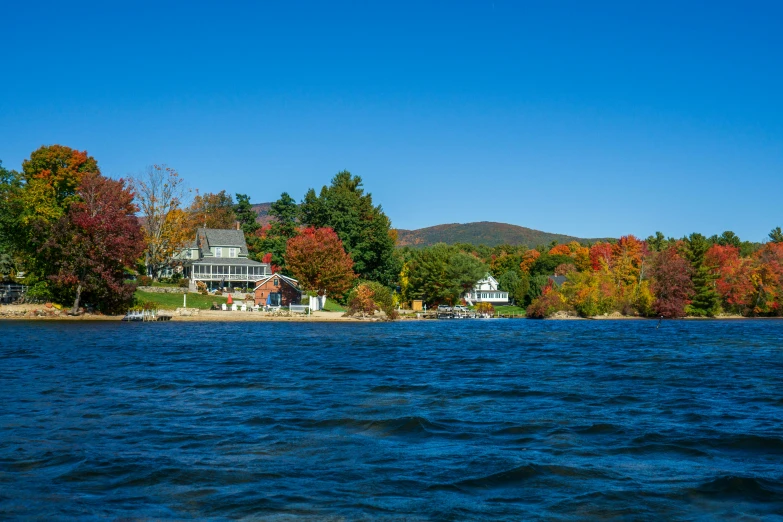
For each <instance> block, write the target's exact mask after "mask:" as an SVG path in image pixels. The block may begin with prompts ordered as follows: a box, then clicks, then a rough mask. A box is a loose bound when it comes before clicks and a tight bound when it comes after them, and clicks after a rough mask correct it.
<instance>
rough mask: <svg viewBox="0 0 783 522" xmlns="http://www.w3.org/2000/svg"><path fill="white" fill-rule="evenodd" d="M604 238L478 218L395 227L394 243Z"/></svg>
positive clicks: (264, 216) (263, 206)
mask: <svg viewBox="0 0 783 522" xmlns="http://www.w3.org/2000/svg"><path fill="white" fill-rule="evenodd" d="M271 207H272V203H253V210H255V211H256V213H257V214H258V218H256V221H257V222H258V223H259V224H261V225H268V224H269V223H271V222H272V216H270V215H269V210H270V209H271ZM605 239H606V238H592V239H585V238H580V237H573V236H566V235H564V234H551V233H549V232H541V231H540V230H533V229H532V228H525V227H520V226H517V225H509V224H508V223H493V222H491V221H480V222H478V223H465V224H460V223H450V224H447V225H435V226H434V227H427V228H419V229H416V230H403V229H398V230H397V246H410V247H414V248H415V247H424V246H430V245H434V244H436V243H448V244H454V243H468V244H471V245H486V246H496V245H504V244H509V245H525V246H527V247H529V248H534V247H536V246H538V245H548V244H549V243H551V242H552V241H557V242H558V243H568V242H569V241H578V242H580V243H587V242H592V243H594V242H596V241H603V240H605Z"/></svg>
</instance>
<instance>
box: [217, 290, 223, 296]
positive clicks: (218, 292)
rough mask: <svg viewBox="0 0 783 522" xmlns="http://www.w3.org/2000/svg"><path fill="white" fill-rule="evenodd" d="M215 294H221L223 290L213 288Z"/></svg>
mask: <svg viewBox="0 0 783 522" xmlns="http://www.w3.org/2000/svg"><path fill="white" fill-rule="evenodd" d="M215 295H223V292H222V291H221V290H215Z"/></svg>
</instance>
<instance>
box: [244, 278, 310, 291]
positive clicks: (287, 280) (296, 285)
mask: <svg viewBox="0 0 783 522" xmlns="http://www.w3.org/2000/svg"><path fill="white" fill-rule="evenodd" d="M273 277H277V278H278V279H281V280H282V281H283V282H285V283H286V284H287V285H288V286H290V287H292V288H294V289H295V290H298V291H300V292H301V290H300V289H299V281H297V280H296V279H294V278H293V277H288V276H284V275H282V274H271V275H268V276H264V277H262V278H261V279H259V280H258V281H256V287H255V288H254V289H253V291H256V290H258V289H259V288H260V287H261V286H263V285H264V284H265V283H266V282H267V281H269V280H270V279H272V278H273Z"/></svg>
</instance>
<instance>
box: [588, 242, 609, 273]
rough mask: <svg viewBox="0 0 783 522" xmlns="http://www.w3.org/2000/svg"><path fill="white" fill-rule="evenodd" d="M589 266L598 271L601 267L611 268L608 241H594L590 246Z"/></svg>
mask: <svg viewBox="0 0 783 522" xmlns="http://www.w3.org/2000/svg"><path fill="white" fill-rule="evenodd" d="M590 266H592V267H593V270H595V271H598V270H601V268H606V269H611V268H612V245H611V244H609V243H596V244H595V245H593V246H592V247H590Z"/></svg>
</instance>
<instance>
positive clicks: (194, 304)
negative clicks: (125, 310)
mask: <svg viewBox="0 0 783 522" xmlns="http://www.w3.org/2000/svg"><path fill="white" fill-rule="evenodd" d="M134 297H135V299H136V302H137V303H138V304H142V303H155V304H157V305H158V308H159V309H160V310H174V309H175V308H179V307H181V306H182V294H158V293H155V292H142V291H140V290H137V291H136V293H135V294H134ZM213 301H214V302H216V303H217V304H218V305H221V304H223V303H225V302H226V298H225V297H222V296H218V295H201V294H194V293H189V294H188V308H200V309H202V310H209V308H210V307H211V306H212V302H213Z"/></svg>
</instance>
